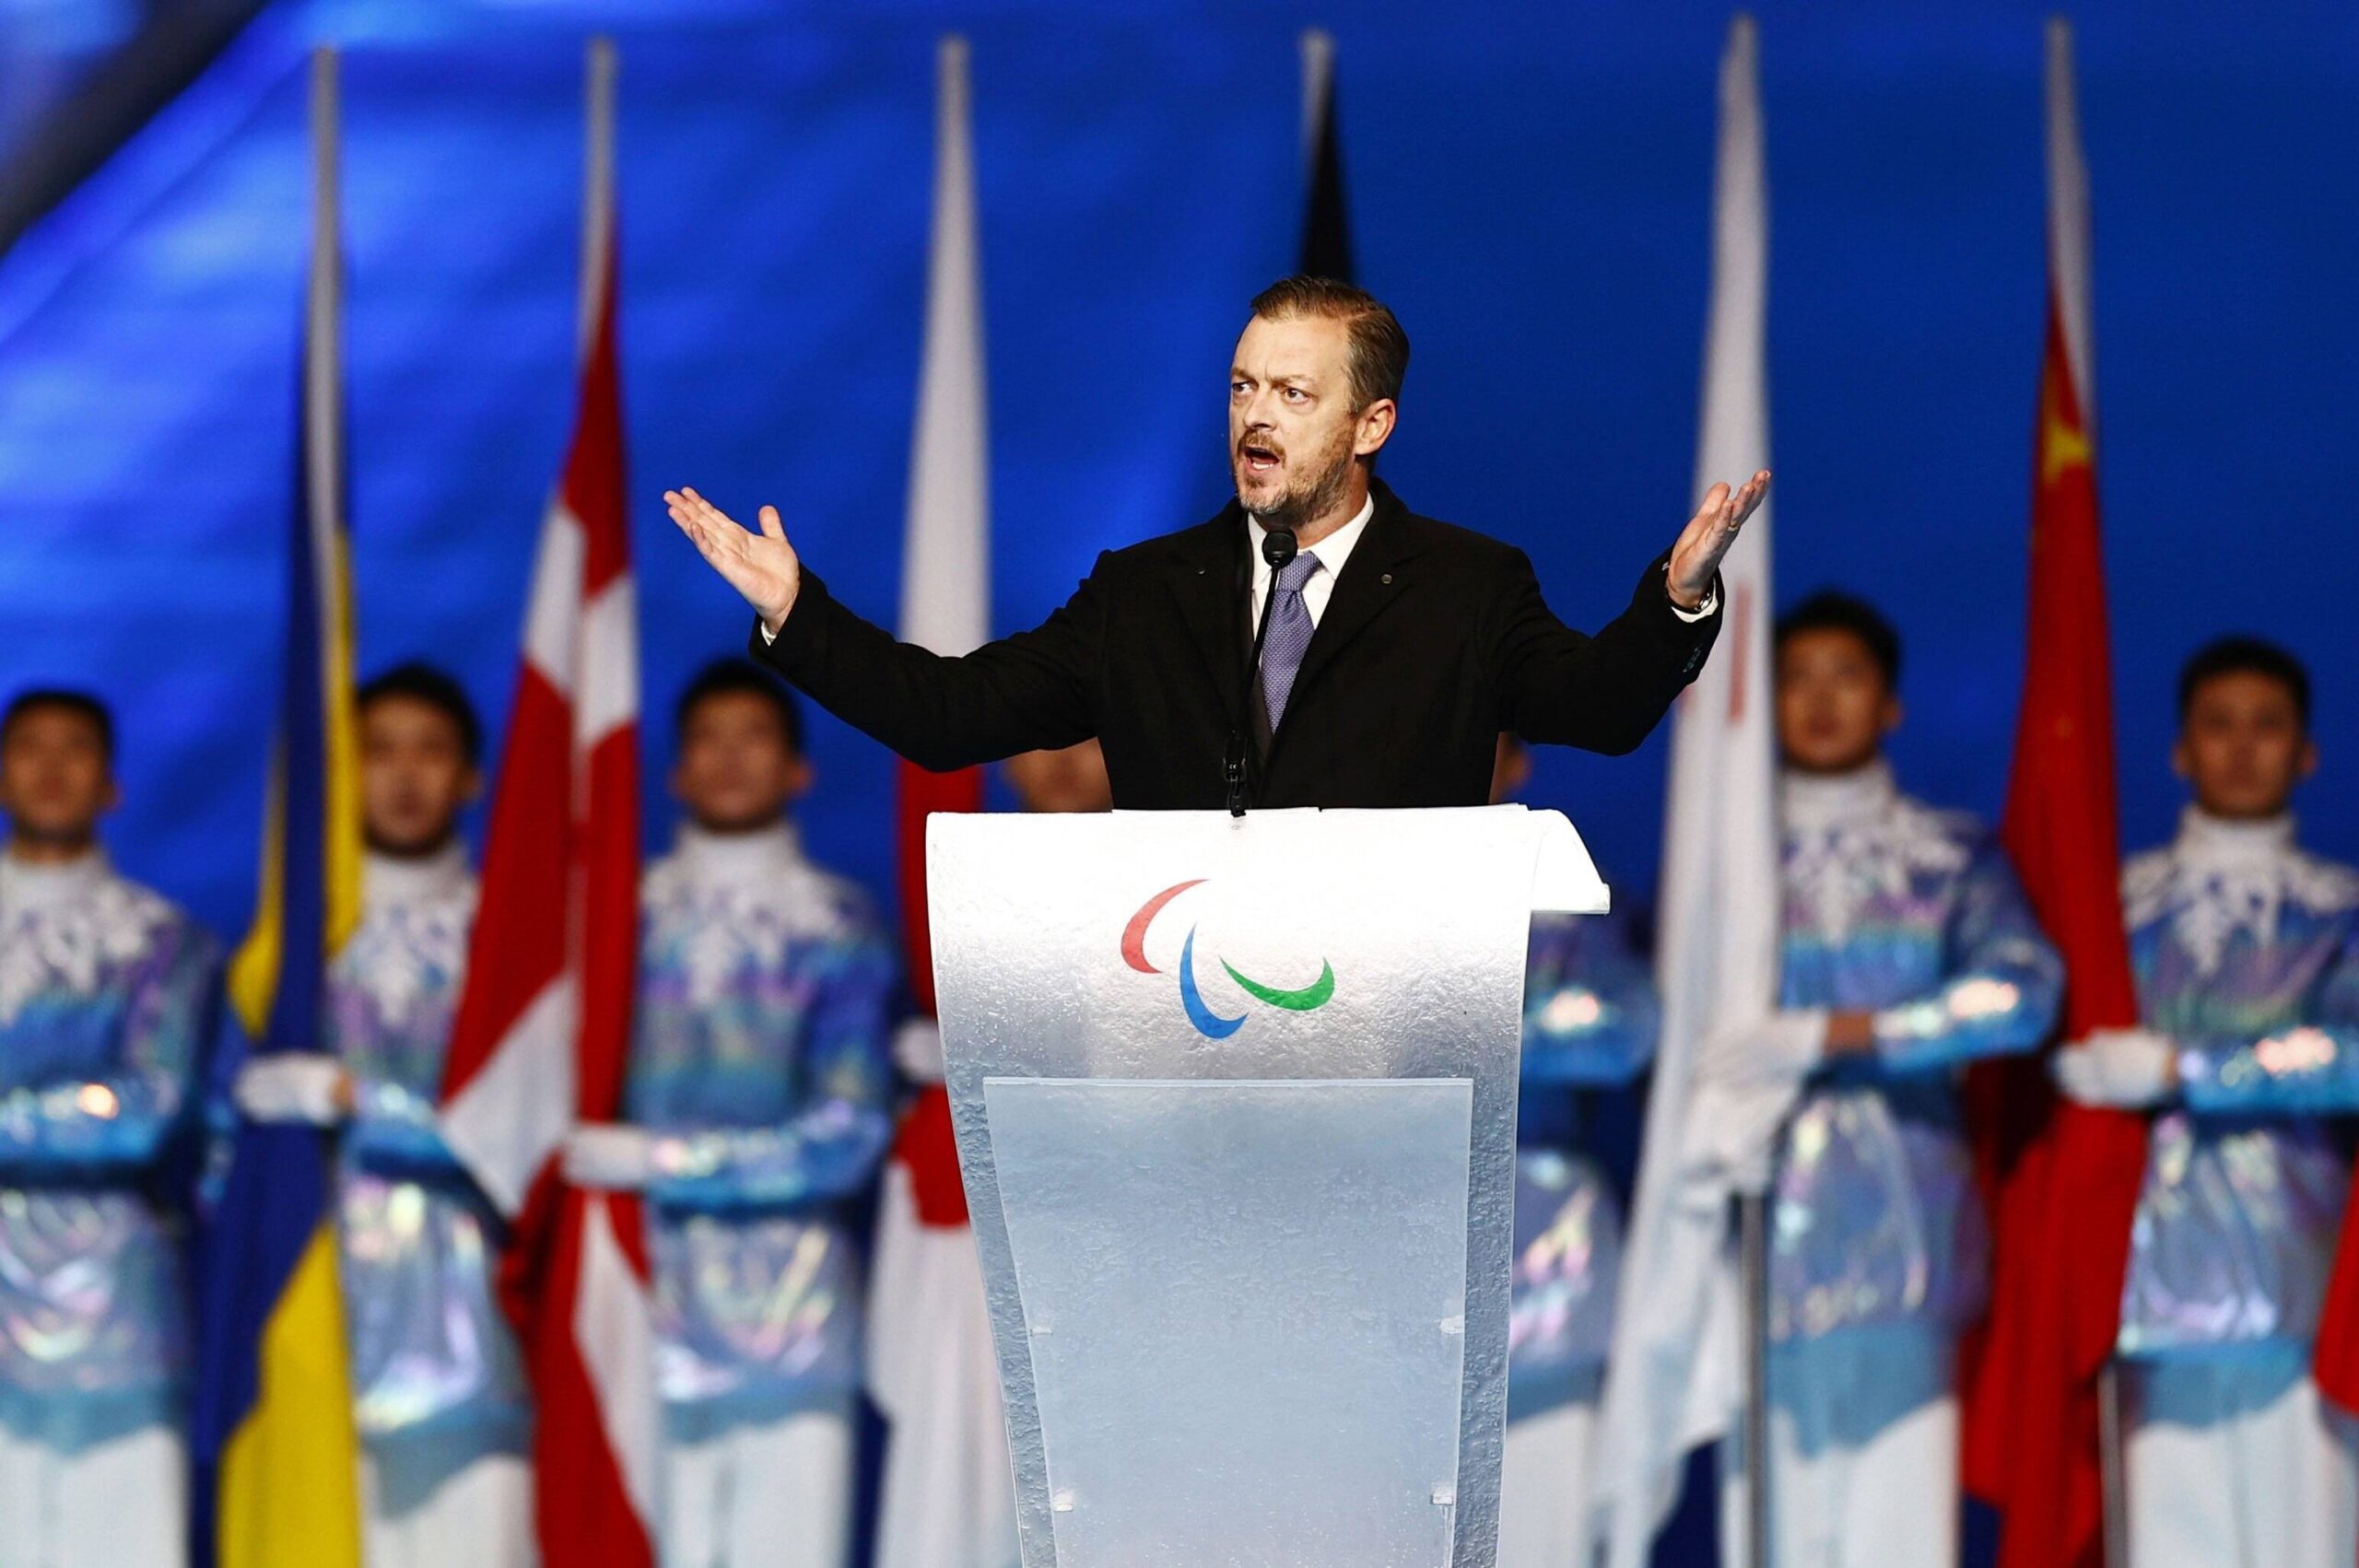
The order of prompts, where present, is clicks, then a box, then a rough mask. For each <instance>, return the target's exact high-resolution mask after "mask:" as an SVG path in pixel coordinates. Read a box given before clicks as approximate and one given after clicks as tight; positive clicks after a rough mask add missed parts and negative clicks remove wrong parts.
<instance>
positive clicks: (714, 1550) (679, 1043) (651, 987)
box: [568, 659, 895, 1568]
mask: <svg viewBox="0 0 2359 1568" xmlns="http://www.w3.org/2000/svg"><path fill="white" fill-rule="evenodd" d="M677 728H678V731H679V733H678V743H679V762H678V765H677V766H676V767H675V769H674V770H673V775H672V790H673V793H674V794H675V796H676V797H677V798H678V800H679V802H680V806H681V809H682V811H683V812H684V813H685V817H684V820H683V821H682V822H681V824H680V827H679V833H678V837H677V840H676V842H675V846H674V848H673V850H672V852H671V853H670V854H668V855H666V856H664V857H663V859H661V860H657V861H655V862H654V863H653V864H652V865H651V866H650V867H649V868H648V870H647V874H646V878H645V881H644V883H643V884H642V887H641V891H640V920H641V928H642V945H641V973H640V1000H639V1016H638V1019H637V1022H636V1034H635V1036H634V1041H633V1045H632V1051H631V1067H630V1077H629V1084H628V1091H627V1093H626V1105H627V1107H628V1113H629V1117H630V1125H629V1126H628V1127H607V1128H592V1129H581V1130H578V1131H577V1132H576V1134H575V1137H574V1139H573V1141H572V1143H571V1145H570V1146H569V1151H568V1167H569V1171H570V1172H571V1173H572V1174H573V1175H574V1176H576V1178H577V1179H580V1180H582V1181H584V1182H585V1183H586V1184H588V1185H593V1186H604V1187H609V1188H639V1189H641V1190H643V1191H644V1192H645V1194H646V1196H647V1200H648V1205H649V1231H650V1243H651V1252H652V1254H653V1261H654V1270H655V1317H656V1333H657V1348H656V1383H657V1387H658V1388H659V1390H660V1392H661V1394H662V1396H663V1409H664V1461H663V1552H662V1557H663V1562H664V1563H665V1564H666V1565H667V1568H752V1565H754V1564H760V1565H761V1568H843V1564H844V1562H845V1560H846V1556H847V1553H848V1551H849V1550H850V1541H851V1523H852V1502H853V1498H854V1494H855V1491H856V1488H855V1486H854V1484H853V1467H852V1420H853V1407H854V1399H855V1396H856V1394H857V1391H858V1388H859V1372H860V1364H861V1346H860V1316H861V1312H860V1303H861V1280H860V1268H859V1265H858V1262H857V1260H856V1258H854V1255H853V1250H854V1246H855V1243H854V1240H853V1234H852V1231H851V1228H850V1223H849V1218H848V1215H847V1212H846V1211H847V1207H848V1204H849V1201H850V1200H851V1199H855V1198H857V1197H858V1196H860V1195H861V1194H862V1193H863V1191H864V1189H866V1188H868V1186H869V1185H870V1184H871V1183H872V1182H873V1181H874V1179H875V1176H876V1169H877V1164H878V1162H879V1161H880V1160H882V1158H883V1157H884V1154H885V1151H886V1143H887V1141H889V1139H890V1137H891V1131H892V1121H891V1096H892V1068H891V1062H890V1059H889V1047H888V1044H887V1038H886V1036H887V1027H888V1019H889V1016H890V1008H891V1003H892V998H893V992H894V986H895V969H894V963H893V956H892V949H891V947H890V946H889V945H888V944H887V942H886V939H885V936H884V934H883V932H882V930H880V928H879V927H878V925H877V921H876V916H875V912H874V909H873V908H872V907H870V903H869V900H868V898H867V896H866V895H864V894H863V893H862V892H861V891H860V890H859V889H858V888H856V887H855V886H853V885H852V884H851V883H849V882H846V881H845V880H844V879H842V878H840V877H838V876H835V875H833V874H831V873H829V872H826V871H823V870H821V869H820V868H819V867H818V866H816V865H815V864H813V863H812V861H811V860H809V859H807V858H806V857H805V856H804V851H803V845H802V843H801V841H800V839H799V837H797V835H796V833H795V830H794V828H793V825H792V823H791V822H790V821H789V820H788V817H787V812H788V810H789V808H790V806H791V805H792V802H794V801H795V800H796V799H797V798H799V797H800V796H802V795H803V794H804V792H805V791H806V790H809V789H810V787H811V781H812V769H811V765H810V763H809V761H808V760H807V759H806V758H805V757H804V751H803V726H802V719H801V715H800V713H799V712H798V710H797V708H796V707H795V704H794V700H793V698H792V696H789V695H788V693H787V691H786V688H785V687H784V686H783V685H780V684H779V683H778V682H777V681H776V680H774V679H773V678H771V677H770V676H769V675H768V674H766V673H763V672H762V671H761V670H759V669H757V667H755V666H754V665H752V664H750V663H747V662H745V661H742V660H734V659H733V660H722V661H719V662H716V663H713V664H710V665H708V666H707V667H706V668H705V670H704V671H703V673H700V674H699V675H698V676H697V678H696V679H695V680H694V681H693V682H691V683H690V684H689V685H688V687H687V691H686V692H685V693H684V694H683V695H682V696H681V697H680V701H679V706H678V709H677Z"/></svg>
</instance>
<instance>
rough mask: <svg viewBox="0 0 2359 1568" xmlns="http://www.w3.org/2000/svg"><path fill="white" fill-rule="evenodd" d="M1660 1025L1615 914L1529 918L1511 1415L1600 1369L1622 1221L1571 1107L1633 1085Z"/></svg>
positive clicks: (1564, 1392) (1573, 1387)
mask: <svg viewBox="0 0 2359 1568" xmlns="http://www.w3.org/2000/svg"><path fill="white" fill-rule="evenodd" d="M1655 1025H1656V1008H1655V991H1654V983H1653V979H1652V977H1651V976H1650V975H1649V973H1648V971H1647V967H1646V965H1644V964H1643V963H1642V962H1641V961H1640V960H1639V958H1638V956H1637V954H1636V953H1634V952H1633V951H1632V950H1631V946H1630V943H1629V941H1628V936H1627V931H1626V929H1625V926H1624V924H1623V922H1622V920H1621V919H1620V918H1619V917H1617V916H1591V915H1538V916H1534V917H1533V919H1532V942H1531V954H1530V960H1529V963H1528V965H1527V966H1526V977H1525V982H1524V993H1523V1071H1522V1082H1521V1093H1520V1100H1519V1102H1518V1108H1517V1117H1516V1193H1515V1272H1514V1277H1513V1296H1512V1303H1511V1305H1510V1308H1509V1316H1508V1400H1509V1403H1510V1407H1511V1413H1513V1414H1517V1415H1520V1414H1523V1413H1527V1412H1528V1411H1530V1410H1534V1409H1538V1408H1543V1407H1544V1406H1546V1405H1547V1404H1550V1403H1554V1402H1556V1401H1557V1400H1560V1399H1562V1398H1568V1397H1571V1396H1573V1395H1574V1394H1576V1393H1578V1392H1579V1391H1580V1390H1581V1389H1582V1387H1583V1385H1584V1382H1585V1380H1586V1379H1588V1378H1591V1377H1593V1376H1594V1375H1595V1374H1596V1372H1597V1370H1598V1369H1599V1368H1600V1367H1602V1365H1603V1364H1604V1362H1605V1352H1606V1346H1607V1342H1608V1341H1609V1340H1611V1339H1612V1337H1613V1332H1614V1291H1615V1289H1616V1287H1617V1286H1618V1284H1619V1282H1620V1278H1621V1260H1622V1215H1621V1211H1620V1209H1619V1206H1618V1204H1617V1202H1616V1200H1615V1198H1614V1191H1613V1188H1612V1187H1611V1186H1610V1185H1609V1184H1608V1183H1607V1181H1606V1179H1605V1175H1604V1173H1603V1172H1602V1171H1601V1170H1600V1169H1599V1168H1598V1166H1597V1164H1596V1162H1594V1161H1593V1160H1591V1159H1590V1158H1589V1157H1588V1156H1587V1155H1586V1154H1584V1153H1582V1150H1581V1139H1580V1119H1579V1101H1580V1097H1581V1095H1582V1094H1583V1093H1584V1092H1585V1091H1589V1090H1595V1089H1602V1088H1612V1087H1615V1086H1618V1085H1621V1084H1625V1083H1627V1082H1630V1081H1631V1080H1632V1079H1633V1078H1636V1077H1637V1075H1638V1073H1639V1071H1641V1070H1642V1069H1644V1068H1645V1066H1646V1065H1647V1063H1648V1061H1649V1059H1652V1057H1653V1055H1654V1049H1655Z"/></svg>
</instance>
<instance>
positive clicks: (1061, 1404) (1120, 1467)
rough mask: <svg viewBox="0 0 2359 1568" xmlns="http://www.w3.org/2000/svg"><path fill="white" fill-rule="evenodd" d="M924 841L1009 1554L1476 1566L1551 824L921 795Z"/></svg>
mask: <svg viewBox="0 0 2359 1568" xmlns="http://www.w3.org/2000/svg"><path fill="white" fill-rule="evenodd" d="M927 864H928V866H929V869H930V875H931V887H932V910H931V914H932V921H933V955H934V977H935V995H936V999H937V1003H938V1007H939V1012H940V1016H941V1023H942V1036H943V1045H944V1053H945V1059H946V1063H947V1068H948V1075H949V1083H950V1094H951V1103H952V1107H953V1114H954V1117H955V1119H956V1122H957V1134H958V1153H959V1163H960V1165H961V1168H962V1170H963V1172H964V1174H965V1176H966V1183H967V1194H968V1205H969V1207H970V1209H971V1211H972V1213H973V1216H974V1225H975V1238H976V1243H977V1246H978V1247H979V1249H980V1253H981V1258H982V1266H983V1275H984V1285H985V1291H986V1293H987V1295H988V1297H989V1300H990V1303H991V1310H992V1326H993V1332H994V1335H995V1338H996V1340H997V1346H998V1352H999V1362H1000V1377H1001V1384H1002V1387H1003V1391H1004V1393H1005V1395H1006V1402H1007V1414H1008V1427H1009V1433H1008V1435H1009V1439H1010V1447H1011V1450H1012V1452H1013V1455H1014V1459H1015V1488H1016V1505H1017V1518H1018V1523H1019V1528H1020V1530H1021V1535H1022V1541H1023V1551H1024V1562H1025V1568H1052V1565H1053V1568H1214V1565H1218V1564H1238V1565H1240V1568H1245V1565H1250V1568H1444V1565H1449V1568H1488V1565H1489V1564H1491V1563H1492V1562H1493V1561H1494V1558H1495V1556H1496V1534H1497V1521H1498V1484H1499V1448H1500V1443H1501V1437H1502V1433H1503V1430H1504V1424H1505V1412H1506V1402H1507V1324H1508V1255H1509V1243H1510V1226H1511V1223H1512V1216H1513V1208H1514V1199H1515V1106H1516V1071H1517V1053H1518V1046H1519V1042H1520V1030H1521V1017H1522V1000H1523V965H1524V953H1525V940H1526V932H1527V930H1528V928H1529V922H1530V915H1531V911H1532V909H1533V908H1534V907H1541V908H1549V909H1571V910H1577V911H1599V910H1602V909H1603V908H1604V907H1606V896H1607V895H1606V890H1605V887H1604V884H1603V883H1601V882H1600V881H1599V880H1598V877H1597V872H1596V870H1595V868H1594V866H1593V865H1591V863H1590V859H1589V856H1588V854H1587V852H1586V851H1585V850H1584V849H1583V848H1582V847H1581V844H1580V841H1579V837H1577V836H1576V835H1575V834H1574V832H1573V830H1572V827H1571V825H1570V824H1568V823H1567V822H1566V821H1565V819H1564V818H1563V817H1561V816H1559V815H1557V814H1555V813H1533V812H1527V811H1525V810H1524V809H1522V808H1521V807H1515V806H1505V807H1494V808H1489V809H1483V810H1464V811H1430V812H1315V811H1286V812H1256V813H1251V814H1250V815H1248V816H1245V817H1242V818H1231V817H1229V816H1227V815H1226V813H1114V814H1112V815H1110V816H1005V815H992V816H949V815H937V816H935V817H934V818H933V820H932V823H931V825H930V828H929V834H928V839H927Z"/></svg>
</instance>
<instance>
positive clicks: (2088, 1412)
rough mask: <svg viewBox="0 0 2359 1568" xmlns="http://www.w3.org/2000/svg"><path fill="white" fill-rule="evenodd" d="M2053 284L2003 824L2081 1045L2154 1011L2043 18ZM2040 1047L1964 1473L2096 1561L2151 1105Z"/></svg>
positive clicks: (2009, 1116)
mask: <svg viewBox="0 0 2359 1568" xmlns="http://www.w3.org/2000/svg"><path fill="white" fill-rule="evenodd" d="M2089 316H2090V291H2089V224H2088V175H2087V170H2086V168H2085V167H2084V165H2083V162H2082V158H2081V147H2080V135H2079V127H2078V124H2077V122H2076V117H2075V113H2074V108H2073V100H2072V67H2071V33H2070V31H2069V30H2068V29H2067V27H2066V25H2065V24H2064V23H2063V22H2061V21H2058V22H2053V23H2051V24H2050V25H2049V31H2048V322H2047V333H2046V342H2045V345H2044V352H2043V354H2042V356H2041V365H2040V381H2039V424H2038V429H2037V434H2036V439H2035V443H2034V459H2033V477H2032V528H2031V582H2030V595H2029V604H2028V610H2029V614H2028V620H2029V635H2028V642H2027V649H2026V660H2025V671H2024V696H2023V708H2022V711H2021V714H2020V715H2019V717H2018V720H2017V724H2016V731H2015V757H2014V767H2013V774H2012V776H2011V778H2009V781H2008V790H2007V807H2006V814H2005V819H2004V822H2003V825H2002V831H2001V837H2002V838H2003V840H2004V842H2005V844H2006V847H2007V851H2008V853H2009V855H2010V856H2012V857H2013V860H2014V863H2015V869H2016V871H2017V872H2018V873H2019V875H2020V876H2021V878H2022V880H2023V884H2024V891H2025V894H2026V895H2028V896H2029V898H2030V900H2031V904H2032V907H2033V908H2034V910H2035V911H2036V913H2037V914H2038V916H2039V919H2040V923H2041V924H2042V925H2043V926H2045V927H2046V928H2047V930H2048V935H2049V936H2050V937H2051V938H2052V939H2053V940H2054V941H2055V942H2056V945H2057V948H2058V950H2059V951H2060V953H2061V954H2063V958H2064V965H2065V975H2066V989H2065V1000H2064V1038H2065V1040H2066V1041H2067V1042H2068V1043H2067V1045H2066V1046H2065V1047H2064V1048H2065V1049H2068V1050H2069V1049H2072V1048H2074V1047H2073V1046H2072V1045H2071V1043H2070V1042H2073V1041H2078V1040H2083V1039H2085V1038H2086V1037H2087V1036H2088V1035H2089V1033H2090V1032H2091V1031H2092V1030H2095V1029H2104V1028H2126V1027H2130V1026H2132V1025H2134V1024H2136V1023H2137V1021H2138V1002H2137V993H2136V989H2135V986H2134V984H2133V982H2132V980H2131V977H2130V947H2129V941H2128V938H2127V936H2126V934H2125V933H2124V930H2123V928H2122V921H2121V896H2120V851H2119V832H2118V825H2117V813H2116V809H2115V778H2114V755H2113V693H2112V670H2111V660H2110V658H2109V656H2108V653H2107V637H2106V609H2105V555H2104V548H2103V544H2102V542H2101V539H2100V537H2099V533H2098V528H2097V492H2096V474H2095V397H2094V391H2093V383H2092V378H2091V375H2090V360H2091V355H2090V338H2089ZM2043 1065H2044V1064H2043V1063H2041V1062H2039V1061H2038V1060H2036V1059H2033V1060H2029V1061H2023V1062H2016V1063H2011V1064H1997V1067H1998V1071H1996V1072H1995V1073H1992V1074H1986V1075H1985V1076H1984V1077H1983V1078H1982V1079H1981V1080H1980V1081H1979V1082H1978V1083H1977V1084H1976V1086H1975V1087H1976V1091H1977V1093H1976V1102H1977V1103H1976V1110H1977V1112H1978V1115H1980V1117H1981V1119H1980V1121H1979V1123H1978V1134H1979V1138H1980V1141H1981V1144H1982V1152H1983V1153H1984V1156H1985V1161H1984V1174H1985V1180H1986V1189H1987V1195H1988V1196H1989V1199H1990V1200H1991V1203H1992V1207H1993V1212H1994V1216H1995V1219H1996V1222H1997V1224H1996V1229H1997V1232H1998V1248H1997V1258H1998V1270H1997V1274H1996V1278H1995V1280H1994V1281H1993V1290H1992V1296H1991V1319H1990V1324H1989V1334H1988V1338H1987V1340H1986V1341H1985V1342H1984V1343H1983V1344H1982V1345H1981V1346H1980V1347H1979V1351H1980V1353H1979V1355H1978V1357H1977V1360H1978V1363H1979V1364H1978V1366H1976V1367H1975V1368H1973V1369H1972V1376H1973V1383H1972V1393H1973V1396H1974V1397H1973V1398H1972V1400H1971V1404H1970V1408H1969V1410H1968V1415H1967V1433H1966V1469H1967V1480H1968V1482H1969V1484H1970V1485H1971V1486H1972V1488H1973V1490H1975V1491H1976V1492H1979V1493H1981V1494H1982V1495H1984V1496H1987V1497H1989V1498H1990V1499H1991V1500H1992V1501H1993V1502H1995V1503H1997V1504H1999V1505H2000V1507H2001V1510H2002V1514H2003V1519H2004V1533H2003V1534H2002V1535H2001V1544H2000V1563H2001V1568H2082V1565H2083V1564H2094V1563H2096V1562H2100V1561H2102V1550H2103V1543H2102V1540H2101V1525H2102V1522H2103V1486H2102V1474H2101V1470H2100V1468H2099V1466H2100V1461H2099V1454H2098V1427H2099V1421H2098V1379H2099V1375H2100V1374H2101V1373H2102V1372H2103V1370H2104V1368H2105V1364H2106V1363H2107V1360H2109V1359H2110V1357H2111V1356H2112V1353H2113V1347H2114V1340H2115V1339H2116V1337H2117V1335H2118V1333H2119V1330H2120V1313H2121V1287H2122V1276H2123V1274H2124V1272H2125V1270H2127V1269H2128V1267H2129V1260H2130V1222H2131V1220H2132V1218H2133V1216H2134V1214H2135V1211H2136V1209H2137V1203H2138V1190H2139V1185H2140V1183H2141V1181H2142V1178H2143V1176H2144V1172H2145V1164H2146V1124H2145V1118H2144V1117H2142V1116H2141V1115H2139V1114H2137V1113H2135V1112H2126V1111H2119V1110H2110V1109H2104V1110H2100V1109H2092V1108H2089V1107H2086V1106H2078V1105H2074V1104H2072V1103H2071V1102H2069V1101H2065V1100H2061V1099H2060V1098H2059V1097H2057V1096H2056V1095H2055V1094H2052V1093H2051V1092H2050V1090H2049V1089H2048V1082H2047V1078H2046V1074H2045V1072H2044V1071H2042V1067H2043Z"/></svg>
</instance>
